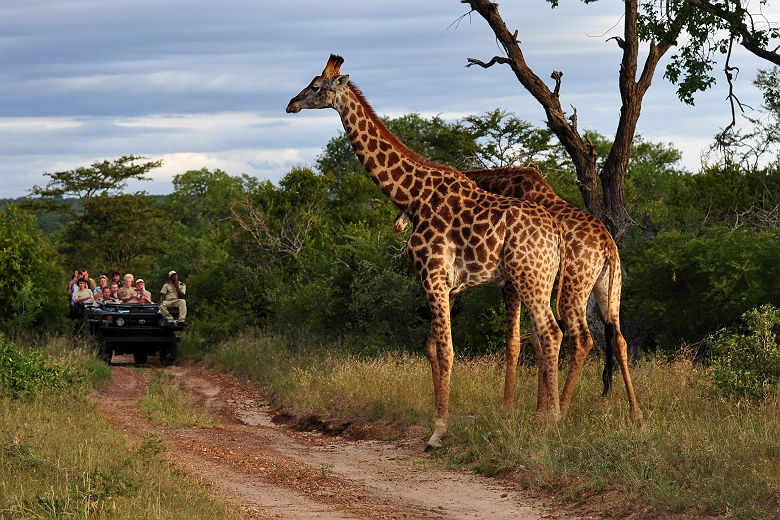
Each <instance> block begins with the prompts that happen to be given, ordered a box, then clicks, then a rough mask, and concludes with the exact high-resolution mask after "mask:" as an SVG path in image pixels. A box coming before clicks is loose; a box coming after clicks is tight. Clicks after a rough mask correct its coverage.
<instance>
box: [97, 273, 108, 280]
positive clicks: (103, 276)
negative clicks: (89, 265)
mask: <svg viewBox="0 0 780 520" xmlns="http://www.w3.org/2000/svg"><path fill="white" fill-rule="evenodd" d="M101 278H105V279H106V280H108V276H106V275H104V274H101V275H100V276H98V280H100V279H101Z"/></svg>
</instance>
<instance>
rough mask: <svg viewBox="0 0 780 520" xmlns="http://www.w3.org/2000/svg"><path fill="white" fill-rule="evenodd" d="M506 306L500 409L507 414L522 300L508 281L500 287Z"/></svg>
mask: <svg viewBox="0 0 780 520" xmlns="http://www.w3.org/2000/svg"><path fill="white" fill-rule="evenodd" d="M502 292H503V295H504V306H505V307H506V354H505V357H506V374H505V376H504V401H503V404H502V407H501V410H502V411H503V412H504V413H505V414H508V413H509V412H510V411H511V410H512V401H513V400H514V394H515V377H516V375H517V358H518V357H519V356H520V347H521V344H520V312H521V310H522V301H521V300H520V296H519V295H518V294H517V290H516V289H515V288H514V286H512V285H511V284H510V283H507V284H505V285H504V287H503V288H502Z"/></svg>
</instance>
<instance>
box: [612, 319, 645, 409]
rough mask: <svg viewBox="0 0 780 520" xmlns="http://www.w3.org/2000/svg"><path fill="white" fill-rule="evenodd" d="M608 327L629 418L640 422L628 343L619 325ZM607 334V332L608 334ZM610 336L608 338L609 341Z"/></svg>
mask: <svg viewBox="0 0 780 520" xmlns="http://www.w3.org/2000/svg"><path fill="white" fill-rule="evenodd" d="M607 327H608V328H611V329H612V336H613V338H612V341H613V344H612V345H613V346H612V351H613V352H614V353H615V357H616V358H617V360H618V364H619V365H620V372H621V373H622V374H623V383H624V384H625V385H626V395H627V396H628V405H629V407H630V408H631V420H632V421H634V422H642V417H643V416H642V410H641V409H640V408H639V402H638V401H637V399H636V394H634V385H633V384H632V383H631V374H630V373H629V372H628V345H627V344H626V340H625V338H624V337H623V334H621V332H620V325H619V324H617V326H616V325H615V324H614V323H608V324H607ZM608 335H609V334H608ZM609 339H610V338H608V341H609Z"/></svg>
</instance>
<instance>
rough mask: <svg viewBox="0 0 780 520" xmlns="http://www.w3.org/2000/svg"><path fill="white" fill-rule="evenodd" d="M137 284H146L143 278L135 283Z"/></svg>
mask: <svg viewBox="0 0 780 520" xmlns="http://www.w3.org/2000/svg"><path fill="white" fill-rule="evenodd" d="M135 283H136V285H138V284H139V283H145V282H144V279H143V278H139V279H138V280H136V281H135Z"/></svg>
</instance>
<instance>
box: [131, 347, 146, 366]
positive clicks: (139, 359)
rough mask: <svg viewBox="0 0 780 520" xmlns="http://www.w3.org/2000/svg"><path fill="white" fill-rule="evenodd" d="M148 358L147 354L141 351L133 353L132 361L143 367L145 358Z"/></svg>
mask: <svg viewBox="0 0 780 520" xmlns="http://www.w3.org/2000/svg"><path fill="white" fill-rule="evenodd" d="M147 357H148V354H147V353H146V351H145V350H142V351H140V352H133V359H134V360H135V362H136V364H137V365H143V364H144V363H146V358H147Z"/></svg>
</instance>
